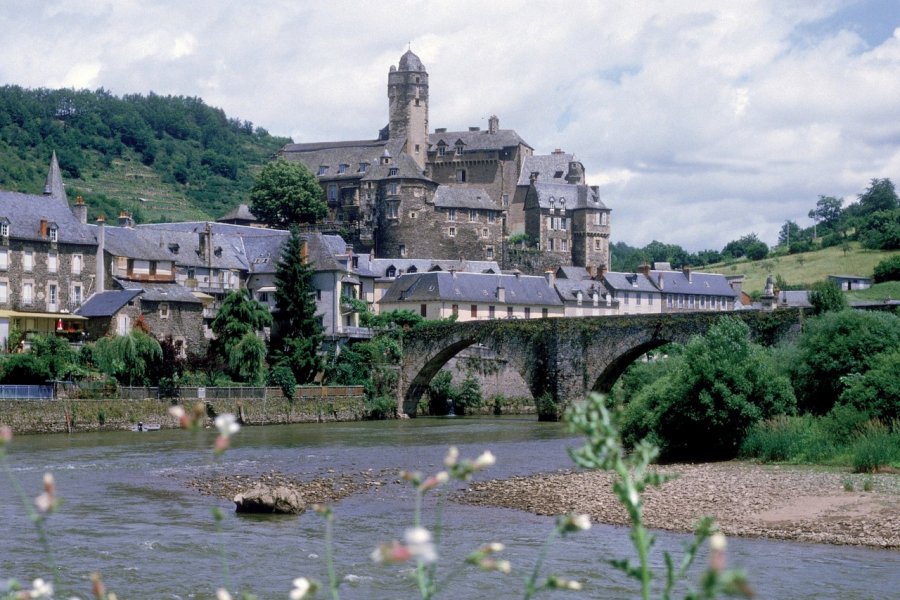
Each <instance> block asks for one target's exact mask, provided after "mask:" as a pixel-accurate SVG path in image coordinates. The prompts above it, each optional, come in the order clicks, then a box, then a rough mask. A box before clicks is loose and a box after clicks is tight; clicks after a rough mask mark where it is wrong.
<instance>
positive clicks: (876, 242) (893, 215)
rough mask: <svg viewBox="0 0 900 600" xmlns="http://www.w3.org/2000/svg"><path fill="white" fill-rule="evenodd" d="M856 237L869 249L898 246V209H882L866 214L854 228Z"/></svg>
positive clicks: (899, 232) (899, 240) (894, 248)
mask: <svg viewBox="0 0 900 600" xmlns="http://www.w3.org/2000/svg"><path fill="white" fill-rule="evenodd" d="M856 239H858V240H859V242H860V243H861V244H862V246H863V248H868V249H870V250H896V249H898V248H900V209H894V210H882V211H878V212H874V213H871V214H869V215H867V216H866V217H865V218H864V219H862V220H861V221H860V223H859V224H858V225H857V228H856Z"/></svg>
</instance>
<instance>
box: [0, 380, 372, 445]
mask: <svg viewBox="0 0 900 600" xmlns="http://www.w3.org/2000/svg"><path fill="white" fill-rule="evenodd" d="M363 397H364V396H363V388H362V386H340V387H308V388H297V393H296V394H295V396H294V398H293V399H292V400H288V399H287V398H285V397H284V396H283V395H282V394H281V391H280V390H278V389H276V388H270V389H268V390H267V391H266V394H265V396H264V397H261V398H243V399H218V398H210V399H207V400H205V401H201V402H204V404H205V408H206V412H207V415H208V416H209V421H210V422H209V424H211V423H212V418H214V417H215V416H216V415H218V414H222V413H234V414H235V415H238V416H239V417H240V418H241V419H242V420H243V422H244V424H245V425H274V424H279V423H316V422H324V421H357V420H360V419H362V418H363V417H364V416H365V405H364V401H363ZM195 402H196V400H193V399H184V400H183V401H182V400H168V399H163V400H158V399H156V398H145V399H119V398H108V399H91V400H87V399H70V398H65V399H58V400H0V424H3V425H9V426H10V427H12V429H13V431H15V432H16V433H17V434H22V433H62V432H77V431H114V430H123V429H131V427H132V426H133V425H134V424H136V423H138V422H139V421H140V422H143V423H144V424H149V423H154V424H156V423H158V424H159V425H160V426H161V427H162V428H166V429H169V428H176V427H178V424H177V422H176V421H175V419H174V418H172V417H171V416H170V415H169V407H170V406H172V405H173V404H183V405H184V408H185V410H186V411H191V410H192V408H193V405H194V403H195Z"/></svg>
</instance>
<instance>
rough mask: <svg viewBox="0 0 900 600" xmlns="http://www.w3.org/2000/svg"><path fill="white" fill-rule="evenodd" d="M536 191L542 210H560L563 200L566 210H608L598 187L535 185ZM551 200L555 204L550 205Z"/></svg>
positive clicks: (566, 184)
mask: <svg viewBox="0 0 900 600" xmlns="http://www.w3.org/2000/svg"><path fill="white" fill-rule="evenodd" d="M534 191H535V193H536V194H537V200H538V204H539V205H540V207H541V208H559V207H560V206H561V205H562V201H563V200H565V207H566V210H577V209H580V208H601V209H605V208H606V205H605V204H603V201H602V200H600V191H599V189H598V188H597V187H596V186H588V185H585V184H583V183H577V184H573V183H535V184H534ZM551 200H553V204H551V203H550V201H551Z"/></svg>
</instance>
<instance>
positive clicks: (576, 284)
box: [554, 279, 606, 302]
mask: <svg viewBox="0 0 900 600" xmlns="http://www.w3.org/2000/svg"><path fill="white" fill-rule="evenodd" d="M554 287H555V288H556V293H557V294H559V297H560V298H562V299H563V302H574V301H575V300H577V299H578V292H581V294H582V296H583V299H584V300H587V299H590V298H591V295H592V294H593V293H594V292H596V293H598V294H600V296H603V295H604V294H606V288H604V286H603V284H602V283H600V282H599V281H595V280H593V279H580V280H575V279H557V280H556V281H555V282H554Z"/></svg>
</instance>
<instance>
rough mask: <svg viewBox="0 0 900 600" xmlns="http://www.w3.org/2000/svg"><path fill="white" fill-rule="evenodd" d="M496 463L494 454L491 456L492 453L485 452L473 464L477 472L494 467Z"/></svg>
mask: <svg viewBox="0 0 900 600" xmlns="http://www.w3.org/2000/svg"><path fill="white" fill-rule="evenodd" d="M495 462H497V459H496V458H495V457H494V455H493V454H491V451H490V450H485V451H484V452H483V453H482V454H481V456H479V457H478V458H476V459H475V462H474V463H472V467H473V468H474V469H476V470H480V469H485V468H487V467H490V466H491V465H493V464H494V463H495Z"/></svg>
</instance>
